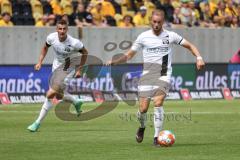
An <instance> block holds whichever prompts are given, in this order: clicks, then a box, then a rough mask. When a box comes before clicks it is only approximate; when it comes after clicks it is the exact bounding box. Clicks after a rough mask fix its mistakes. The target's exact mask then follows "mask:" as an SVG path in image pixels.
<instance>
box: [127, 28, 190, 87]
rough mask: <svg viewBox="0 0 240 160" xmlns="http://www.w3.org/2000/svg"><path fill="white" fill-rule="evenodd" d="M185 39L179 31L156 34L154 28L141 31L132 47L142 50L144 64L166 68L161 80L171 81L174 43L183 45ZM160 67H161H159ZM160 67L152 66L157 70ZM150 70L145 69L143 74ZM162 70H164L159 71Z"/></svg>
mask: <svg viewBox="0 0 240 160" xmlns="http://www.w3.org/2000/svg"><path fill="white" fill-rule="evenodd" d="M184 41H185V40H184V39H183V38H182V37H181V36H179V35H178V34H177V33H175V32H172V31H168V30H165V29H164V30H163V31H162V32H161V34H160V35H158V36H156V35H155V34H154V33H153V31H152V30H148V31H145V32H143V33H141V34H140V35H139V36H138V37H137V39H136V41H135V42H134V44H133V45H132V47H131V50H133V51H139V50H142V53H143V62H144V64H148V63H151V64H157V65H161V66H162V68H164V66H165V68H166V70H165V71H164V72H166V73H164V74H162V75H161V77H160V78H159V79H160V80H163V81H166V82H168V83H170V78H171V74H172V65H171V63H172V44H177V45H182V44H183V43H184ZM158 68H159V67H158ZM158 68H151V69H154V70H157V69H158ZM148 72H149V71H146V70H144V72H143V75H144V74H146V73H148ZM159 72H162V71H159Z"/></svg>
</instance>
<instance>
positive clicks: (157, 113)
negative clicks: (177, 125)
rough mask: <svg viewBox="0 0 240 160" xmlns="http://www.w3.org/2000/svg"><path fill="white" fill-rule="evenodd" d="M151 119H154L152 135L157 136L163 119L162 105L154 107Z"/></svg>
mask: <svg viewBox="0 0 240 160" xmlns="http://www.w3.org/2000/svg"><path fill="white" fill-rule="evenodd" d="M153 118H154V119H153V121H154V128H155V133H154V137H158V135H159V132H160V131H161V130H162V128H163V121H164V110H163V107H162V106H160V107H154V116H153Z"/></svg>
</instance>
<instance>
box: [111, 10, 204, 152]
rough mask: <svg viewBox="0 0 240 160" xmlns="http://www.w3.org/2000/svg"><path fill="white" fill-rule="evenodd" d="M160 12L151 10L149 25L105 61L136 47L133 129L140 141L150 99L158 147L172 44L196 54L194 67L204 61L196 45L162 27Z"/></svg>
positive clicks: (115, 61) (129, 53)
mask: <svg viewBox="0 0 240 160" xmlns="http://www.w3.org/2000/svg"><path fill="white" fill-rule="evenodd" d="M163 24H164V12H163V11H162V10H155V11H153V13H152V16H151V29H150V30H148V31H145V32H143V33H141V34H140V35H139V36H138V37H137V39H136V41H135V42H134V43H133V45H132V47H131V49H130V50H129V51H127V52H126V53H125V54H124V55H123V56H121V57H119V58H116V59H112V60H110V61H108V62H107V65H114V64H119V63H123V62H126V61H127V60H130V59H131V58H132V57H133V56H134V55H135V54H136V53H137V51H139V50H142V54H143V62H144V63H143V73H142V76H141V78H140V81H139V84H138V96H139V111H138V113H137V117H138V120H139V122H140V127H139V128H138V130H137V134H136V141H137V142H138V143H141V142H142V141H143V138H144V131H145V127H146V120H147V114H146V113H147V111H148V108H149V104H150V100H151V98H153V102H154V128H155V133H154V138H153V145H154V146H156V147H158V146H159V144H158V143H157V137H158V135H159V132H160V131H161V130H162V129H163V120H164V109H163V102H164V99H165V97H166V95H167V94H168V92H169V89H170V87H171V86H170V78H171V75H172V66H171V60H172V49H171V48H172V44H175V45H180V46H183V47H184V48H187V49H188V50H189V51H191V53H192V54H193V55H194V56H195V57H196V67H197V69H198V70H200V69H201V68H203V67H204V65H205V63H204V61H203V58H202V57H201V55H200V53H199V51H198V49H197V48H196V47H195V46H194V45H193V44H192V43H190V42H189V41H187V40H186V39H184V38H183V37H182V36H180V35H178V34H177V33H175V32H172V31H168V30H166V29H163V27H162V26H163Z"/></svg>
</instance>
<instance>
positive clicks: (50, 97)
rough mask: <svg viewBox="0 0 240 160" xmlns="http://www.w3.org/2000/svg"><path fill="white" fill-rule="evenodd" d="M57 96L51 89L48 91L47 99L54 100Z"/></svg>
mask: <svg viewBox="0 0 240 160" xmlns="http://www.w3.org/2000/svg"><path fill="white" fill-rule="evenodd" d="M55 95H56V92H55V91H53V90H51V89H50V90H48V92H47V95H46V97H47V98H48V99H53V98H54V97H55Z"/></svg>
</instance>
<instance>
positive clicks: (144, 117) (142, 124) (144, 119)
mask: <svg viewBox="0 0 240 160" xmlns="http://www.w3.org/2000/svg"><path fill="white" fill-rule="evenodd" d="M137 118H138V121H139V122H140V127H141V128H145V127H146V123H147V113H141V112H140V111H138V112H137Z"/></svg>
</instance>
